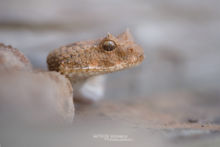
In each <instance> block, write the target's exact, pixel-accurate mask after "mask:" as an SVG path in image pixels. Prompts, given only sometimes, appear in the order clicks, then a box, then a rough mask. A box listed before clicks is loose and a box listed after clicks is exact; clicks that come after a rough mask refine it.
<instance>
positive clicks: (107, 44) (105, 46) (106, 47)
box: [102, 40, 116, 51]
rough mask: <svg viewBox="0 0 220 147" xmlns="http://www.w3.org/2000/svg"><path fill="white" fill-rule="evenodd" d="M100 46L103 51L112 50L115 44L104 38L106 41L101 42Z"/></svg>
mask: <svg viewBox="0 0 220 147" xmlns="http://www.w3.org/2000/svg"><path fill="white" fill-rule="evenodd" d="M102 48H103V49H104V50H105V51H112V50H114V49H115V48H116V44H115V42H114V41H111V40H106V41H104V42H103V44H102Z"/></svg>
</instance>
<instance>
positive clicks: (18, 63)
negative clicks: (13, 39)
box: [0, 43, 31, 71]
mask: <svg viewBox="0 0 220 147" xmlns="http://www.w3.org/2000/svg"><path fill="white" fill-rule="evenodd" d="M0 70H26V71H30V70H31V63H30V62H29V60H28V59H27V58H26V57H25V56H24V55H23V53H21V52H20V51H19V50H17V49H15V48H13V47H11V46H6V45H4V44H2V43H0Z"/></svg>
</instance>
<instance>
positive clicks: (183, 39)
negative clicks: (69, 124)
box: [0, 0, 220, 124]
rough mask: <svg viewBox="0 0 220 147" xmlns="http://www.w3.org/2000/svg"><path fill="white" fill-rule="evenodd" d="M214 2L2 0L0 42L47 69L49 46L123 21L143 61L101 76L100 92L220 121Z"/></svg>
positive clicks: (218, 19)
mask: <svg viewBox="0 0 220 147" xmlns="http://www.w3.org/2000/svg"><path fill="white" fill-rule="evenodd" d="M219 6H220V1H218V0H209V1H198V0H194V1H192V0H184V1H177V0H167V1H163V0H135V1H134V0H111V1H105V0H81V1H77V0H62V1H58V0H19V1H16V0H1V1H0V42H3V43H5V44H10V45H12V46H14V47H16V48H18V49H19V50H21V51H22V52H23V53H24V54H25V55H26V56H28V58H29V59H30V60H31V62H32V64H33V65H34V67H35V68H41V69H46V68H47V67H46V56H47V54H48V52H49V51H51V50H53V49H55V48H58V47H59V46H61V45H65V44H68V43H71V42H75V41H80V40H88V39H96V38H100V37H103V36H105V35H106V33H107V32H110V33H112V34H114V35H118V34H119V33H121V32H123V31H124V30H125V29H126V28H130V30H131V32H132V34H133V35H134V38H135V40H136V42H137V43H138V44H140V45H141V46H142V47H143V48H144V51H145V57H146V58H145V61H144V62H143V64H141V65H140V66H139V67H136V68H133V69H129V70H126V71H122V72H118V73H114V74H110V75H108V76H107V80H108V81H107V83H106V86H107V90H106V96H105V98H106V99H108V100H113V101H114V100H122V101H127V100H139V99H140V100H143V101H145V102H147V103H149V104H150V105H151V106H152V107H154V108H155V109H156V110H157V109H158V111H161V110H162V111H164V112H168V113H175V112H178V115H177V114H176V116H177V117H178V118H180V120H185V118H188V117H190V118H191V117H193V119H194V118H195V119H196V121H201V122H212V123H216V124H219V123H220V115H219V112H220V109H219V106H220V76H219V75H220V49H219V47H220V41H219V38H220V29H219V26H220V9H219ZM118 81H120V82H118ZM189 110H191V111H189ZM179 114H184V115H183V117H182V116H180V115H179Z"/></svg>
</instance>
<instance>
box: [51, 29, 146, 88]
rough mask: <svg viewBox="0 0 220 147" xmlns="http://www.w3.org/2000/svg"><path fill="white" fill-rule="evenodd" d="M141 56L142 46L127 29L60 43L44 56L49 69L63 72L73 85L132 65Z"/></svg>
mask: <svg viewBox="0 0 220 147" xmlns="http://www.w3.org/2000/svg"><path fill="white" fill-rule="evenodd" d="M108 45H110V46H108ZM143 59H144V52H143V49H142V48H141V47H140V46H139V45H137V44H136V43H135V42H134V41H133V38H132V35H131V34H130V32H129V31H128V30H127V31H125V32H124V33H122V34H120V35H119V36H117V37H114V36H113V35H111V34H109V33H108V35H107V36H106V37H104V38H103V39H98V40H91V41H80V42H75V43H72V44H69V45H66V46H62V47H60V48H58V49H55V50H54V51H52V52H51V53H50V54H49V55H48V57H47V63H48V68H49V70H52V71H58V72H60V73H61V74H64V75H65V76H66V77H67V78H69V79H70V80H71V82H72V84H75V83H77V82H78V81H84V80H85V79H87V78H90V77H92V76H96V75H100V74H106V73H110V72H115V71H119V70H123V69H126V68H129V67H133V66H135V65H138V64H139V63H141V62H142V61H143Z"/></svg>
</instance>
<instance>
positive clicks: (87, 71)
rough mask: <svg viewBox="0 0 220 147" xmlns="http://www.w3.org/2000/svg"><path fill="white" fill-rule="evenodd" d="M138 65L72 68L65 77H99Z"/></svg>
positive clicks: (122, 64)
mask: <svg viewBox="0 0 220 147" xmlns="http://www.w3.org/2000/svg"><path fill="white" fill-rule="evenodd" d="M139 64H140V63H139V62H138V63H133V64H126V63H121V64H118V65H114V66H110V67H94V66H87V67H77V68H76V67H74V68H72V70H71V71H70V72H68V73H66V75H69V76H73V75H79V76H87V75H88V76H92V75H101V74H105V73H111V72H115V71H120V70H123V69H126V68H130V67H134V66H137V65H139Z"/></svg>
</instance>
